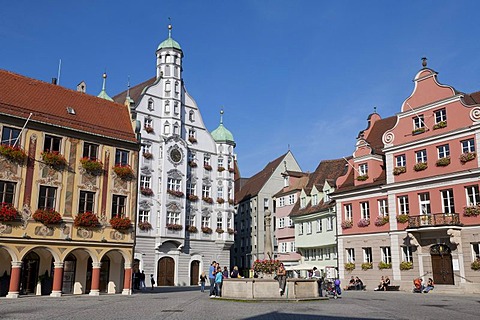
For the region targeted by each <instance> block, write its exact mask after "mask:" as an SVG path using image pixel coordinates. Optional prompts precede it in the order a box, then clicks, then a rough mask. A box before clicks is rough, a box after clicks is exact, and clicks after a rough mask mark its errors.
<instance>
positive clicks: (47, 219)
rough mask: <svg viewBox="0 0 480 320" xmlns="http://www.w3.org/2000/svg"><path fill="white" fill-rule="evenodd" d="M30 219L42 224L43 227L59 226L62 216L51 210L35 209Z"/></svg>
mask: <svg viewBox="0 0 480 320" xmlns="http://www.w3.org/2000/svg"><path fill="white" fill-rule="evenodd" d="M32 218H33V219H34V220H35V221H37V222H41V223H43V224H44V225H48V224H59V223H60V222H62V216H61V215H60V213H58V212H57V211H55V210H53V209H37V211H35V213H34V214H33V216H32Z"/></svg>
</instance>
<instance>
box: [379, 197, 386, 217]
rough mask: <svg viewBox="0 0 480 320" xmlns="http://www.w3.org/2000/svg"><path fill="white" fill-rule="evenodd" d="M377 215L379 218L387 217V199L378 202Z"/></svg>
mask: <svg viewBox="0 0 480 320" xmlns="http://www.w3.org/2000/svg"><path fill="white" fill-rule="evenodd" d="M378 215H379V216H381V217H388V202H387V199H380V200H378Z"/></svg>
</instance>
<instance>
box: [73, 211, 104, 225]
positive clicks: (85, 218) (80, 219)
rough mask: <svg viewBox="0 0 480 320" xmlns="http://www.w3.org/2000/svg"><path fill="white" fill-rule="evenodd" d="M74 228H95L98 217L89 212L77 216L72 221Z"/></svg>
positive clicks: (97, 223)
mask: <svg viewBox="0 0 480 320" xmlns="http://www.w3.org/2000/svg"><path fill="white" fill-rule="evenodd" d="M73 225H74V226H75V227H84V228H96V227H98V225H99V222H98V217H97V216H96V215H95V214H94V213H91V212H84V213H80V214H78V216H76V217H75V220H74V221H73Z"/></svg>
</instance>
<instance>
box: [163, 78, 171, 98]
mask: <svg viewBox="0 0 480 320" xmlns="http://www.w3.org/2000/svg"><path fill="white" fill-rule="evenodd" d="M171 90H172V85H171V84H170V81H167V82H166V83H165V93H166V95H167V96H169V95H170V91H171Z"/></svg>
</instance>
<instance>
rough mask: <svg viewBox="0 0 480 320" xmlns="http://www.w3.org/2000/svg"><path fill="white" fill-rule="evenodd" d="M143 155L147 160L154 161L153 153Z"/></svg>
mask: <svg viewBox="0 0 480 320" xmlns="http://www.w3.org/2000/svg"><path fill="white" fill-rule="evenodd" d="M142 155H143V157H144V158H145V159H153V153H151V152H144V153H143V154H142Z"/></svg>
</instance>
